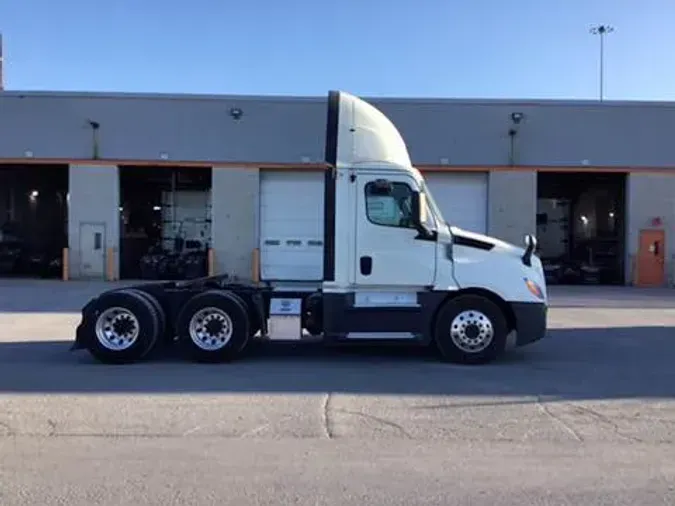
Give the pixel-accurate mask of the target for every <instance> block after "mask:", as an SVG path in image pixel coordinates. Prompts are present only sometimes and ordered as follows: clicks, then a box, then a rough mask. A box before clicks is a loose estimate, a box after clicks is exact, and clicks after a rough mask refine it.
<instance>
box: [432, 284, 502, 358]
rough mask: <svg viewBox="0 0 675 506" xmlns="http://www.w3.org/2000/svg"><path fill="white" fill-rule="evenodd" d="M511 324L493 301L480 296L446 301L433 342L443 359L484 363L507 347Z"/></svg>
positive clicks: (440, 312)
mask: <svg viewBox="0 0 675 506" xmlns="http://www.w3.org/2000/svg"><path fill="white" fill-rule="evenodd" d="M507 336H508V325H507V323H506V318H505V316H504V313H503V312H502V310H501V309H500V308H499V306H497V305H496V304H495V303H494V302H492V301H490V300H489V299H487V298H485V297H481V296H478V295H462V296H459V297H457V298H455V299H450V300H449V301H447V302H446V303H445V304H444V305H443V306H442V307H441V309H440V311H439V313H438V315H437V316H436V322H435V325H434V341H435V343H436V347H437V348H438V351H439V352H440V354H441V357H442V359H443V360H445V361H448V362H454V363H459V364H485V363H488V362H492V361H493V360H495V359H496V358H497V357H498V356H500V355H501V354H502V353H503V352H504V350H505V348H506V338H507Z"/></svg>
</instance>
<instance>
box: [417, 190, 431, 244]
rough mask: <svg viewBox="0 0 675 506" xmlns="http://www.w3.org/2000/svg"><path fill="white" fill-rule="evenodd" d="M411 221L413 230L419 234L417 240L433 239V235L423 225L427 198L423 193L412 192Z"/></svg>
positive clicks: (425, 217) (425, 216)
mask: <svg viewBox="0 0 675 506" xmlns="http://www.w3.org/2000/svg"><path fill="white" fill-rule="evenodd" d="M411 204H412V220H413V225H414V226H415V229H416V230H417V232H418V233H419V235H418V236H417V238H418V239H434V238H435V235H434V233H432V232H431V231H430V230H429V229H428V228H427V227H426V225H425V223H426V221H427V196H426V195H425V194H424V193H420V192H413V194H412V199H411Z"/></svg>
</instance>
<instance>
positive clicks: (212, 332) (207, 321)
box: [189, 307, 234, 351]
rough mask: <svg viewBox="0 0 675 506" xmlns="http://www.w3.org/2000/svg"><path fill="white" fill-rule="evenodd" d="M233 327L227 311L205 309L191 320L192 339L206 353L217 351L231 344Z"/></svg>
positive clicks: (213, 308)
mask: <svg viewBox="0 0 675 506" xmlns="http://www.w3.org/2000/svg"><path fill="white" fill-rule="evenodd" d="M233 327H234V326H233V325H232V318H230V315H228V314H227V313H226V312H225V311H223V310H222V309H218V308H216V307H205V308H203V309H201V310H199V311H197V312H196V313H195V314H194V315H193V316H192V318H190V325H189V333H190V339H192V342H193V343H195V345H197V347H199V348H201V349H202V350H204V351H217V350H220V349H222V348H223V347H225V346H226V345H227V343H228V342H230V339H231V338H232V330H233Z"/></svg>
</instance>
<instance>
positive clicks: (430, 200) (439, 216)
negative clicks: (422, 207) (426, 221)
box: [420, 181, 446, 227]
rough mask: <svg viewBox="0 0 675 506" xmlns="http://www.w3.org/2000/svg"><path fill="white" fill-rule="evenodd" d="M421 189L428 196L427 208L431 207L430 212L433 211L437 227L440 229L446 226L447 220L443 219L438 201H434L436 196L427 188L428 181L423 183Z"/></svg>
mask: <svg viewBox="0 0 675 506" xmlns="http://www.w3.org/2000/svg"><path fill="white" fill-rule="evenodd" d="M420 189H421V190H422V191H423V192H424V193H425V194H426V196H427V206H429V211H431V214H432V215H433V217H434V221H435V222H436V226H437V227H440V226H443V225H445V224H446V223H445V220H444V219H443V213H441V210H440V209H439V208H438V205H436V201H435V200H434V196H433V194H432V193H431V191H430V190H429V187H428V186H427V183H426V181H422V183H421V185H420Z"/></svg>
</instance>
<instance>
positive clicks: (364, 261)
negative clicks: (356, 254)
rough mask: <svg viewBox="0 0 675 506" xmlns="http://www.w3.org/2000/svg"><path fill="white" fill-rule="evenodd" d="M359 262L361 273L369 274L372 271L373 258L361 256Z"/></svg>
mask: <svg viewBox="0 0 675 506" xmlns="http://www.w3.org/2000/svg"><path fill="white" fill-rule="evenodd" d="M359 264H360V267H361V274H362V275H363V276H370V273H371V272H373V258H372V257H361V258H360V261H359Z"/></svg>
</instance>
